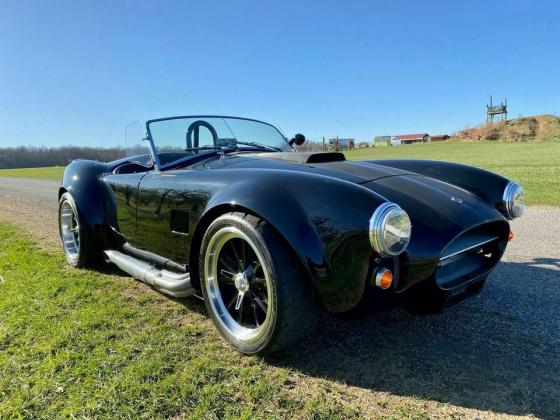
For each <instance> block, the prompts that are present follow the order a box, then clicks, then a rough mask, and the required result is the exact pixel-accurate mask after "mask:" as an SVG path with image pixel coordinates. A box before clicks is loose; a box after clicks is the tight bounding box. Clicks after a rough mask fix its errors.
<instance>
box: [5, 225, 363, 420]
mask: <svg viewBox="0 0 560 420" xmlns="http://www.w3.org/2000/svg"><path fill="white" fill-rule="evenodd" d="M22 236H25V235H22V234H21V232H20V231H18V230H16V229H15V228H13V227H11V226H9V225H5V224H0V243H1V244H2V246H1V247H0V275H1V276H2V277H3V280H2V278H0V418H12V417H28V418H61V417H97V416H104V417H137V416H141V417H144V418H154V417H156V418H162V417H172V416H182V415H187V416H188V417H192V418H224V417H230V416H235V417H242V418H254V417H277V416H285V417H290V416H292V415H296V414H297V415H303V416H306V417H314V418H318V417H331V416H336V417H352V416H353V415H354V414H355V412H354V411H353V410H352V409H350V408H348V407H345V406H343V405H342V404H341V403H339V402H338V400H337V399H333V398H327V393H328V390H324V389H318V390H316V391H315V392H314V393H313V394H312V395H311V396H309V395H307V396H306V398H304V397H303V396H300V395H299V394H298V393H295V392H292V391H290V388H292V387H293V386H291V385H290V384H292V383H293V378H292V375H293V372H291V371H290V370H288V369H283V368H275V367H270V366H269V365H267V364H266V363H265V362H264V361H263V360H262V359H258V358H250V357H243V356H240V355H239V354H237V353H236V352H234V351H233V350H231V349H230V348H229V347H227V346H226V345H225V344H224V343H223V341H222V340H221V339H219V338H218V337H217V333H215V331H214V329H213V328H212V327H211V323H210V321H209V319H208V318H207V317H206V315H205V313H204V310H203V304H202V303H200V302H197V301H195V300H192V299H191V300H188V302H187V301H184V300H182V301H174V300H170V299H167V298H164V297H162V296H161V295H158V294H156V293H155V292H152V291H151V289H149V288H146V287H144V286H142V285H139V284H138V283H136V282H134V281H133V280H132V279H128V278H126V279H123V278H120V277H118V276H116V275H112V274H110V273H109V274H100V273H98V272H94V271H86V270H69V269H68V268H67V266H66V264H65V262H64V261H63V258H62V256H61V255H60V254H52V253H48V252H44V251H39V250H38V249H37V248H36V247H35V246H34V245H33V244H32V243H30V242H29V241H28V240H27V239H26V238H25V237H23V238H22Z"/></svg>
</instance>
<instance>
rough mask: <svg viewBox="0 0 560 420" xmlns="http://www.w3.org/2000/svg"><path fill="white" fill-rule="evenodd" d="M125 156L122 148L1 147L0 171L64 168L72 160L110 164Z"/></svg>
mask: <svg viewBox="0 0 560 420" xmlns="http://www.w3.org/2000/svg"><path fill="white" fill-rule="evenodd" d="M125 154H126V152H125V149H124V148H122V147H111V148H104V147H78V146H64V147H32V146H19V147H3V148H0V169H12V168H38V167H42V166H66V165H68V163H70V162H72V161H73V160H74V159H89V160H98V161H100V162H110V161H112V160H116V159H120V158H122V157H124V156H125Z"/></svg>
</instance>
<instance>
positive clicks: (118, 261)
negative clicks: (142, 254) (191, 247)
mask: <svg viewBox="0 0 560 420" xmlns="http://www.w3.org/2000/svg"><path fill="white" fill-rule="evenodd" d="M104 253H105V256H106V259H107V261H109V262H112V263H113V264H115V265H116V266H117V267H119V268H120V269H121V270H123V271H125V272H127V273H128V274H130V275H131V276H133V277H135V278H137V279H138V280H141V281H143V282H144V283H146V284H149V285H150V286H152V287H153V288H154V289H156V290H157V291H159V292H162V293H165V294H167V295H170V296H174V297H187V296H191V295H192V294H194V292H195V291H194V289H193V287H192V285H191V277H190V274H189V273H174V272H172V271H168V270H159V269H157V268H155V267H154V266H152V265H150V264H148V263H146V262H144V261H141V260H139V259H137V258H134V257H131V256H130V255H126V254H123V253H122V252H119V251H114V250H107V251H105V252H104Z"/></svg>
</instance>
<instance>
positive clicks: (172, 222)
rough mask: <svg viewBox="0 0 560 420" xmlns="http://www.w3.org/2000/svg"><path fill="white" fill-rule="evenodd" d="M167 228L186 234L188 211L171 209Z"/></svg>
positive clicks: (187, 230) (178, 233)
mask: <svg viewBox="0 0 560 420" xmlns="http://www.w3.org/2000/svg"><path fill="white" fill-rule="evenodd" d="M169 228H170V229H171V233H175V234H177V235H186V236H188V234H189V212H186V211H183V210H171V215H170V218H169Z"/></svg>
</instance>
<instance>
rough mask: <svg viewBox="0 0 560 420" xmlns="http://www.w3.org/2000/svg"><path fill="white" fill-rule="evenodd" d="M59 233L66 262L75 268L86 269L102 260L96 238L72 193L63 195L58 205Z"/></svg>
mask: <svg viewBox="0 0 560 420" xmlns="http://www.w3.org/2000/svg"><path fill="white" fill-rule="evenodd" d="M58 231H59V235H60V242H61V244H62V250H63V251H64V255H65V257H66V260H67V261H68V263H69V264H70V265H72V266H73V267H85V266H88V265H90V264H91V263H93V262H96V261H97V260H98V259H99V258H100V256H101V254H100V252H99V250H98V249H97V247H96V246H95V240H94V237H93V235H92V234H91V232H90V230H89V227H88V226H87V224H86V223H85V221H84V220H83V217H82V216H81V214H80V211H79V209H78V207H77V206H76V203H75V202H74V199H73V198H72V195H70V193H64V194H62V196H61V197H60V201H59V203H58Z"/></svg>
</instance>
